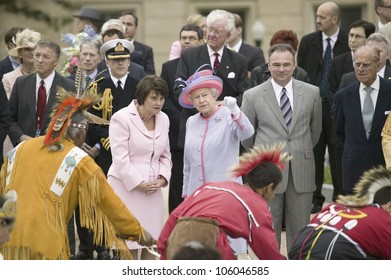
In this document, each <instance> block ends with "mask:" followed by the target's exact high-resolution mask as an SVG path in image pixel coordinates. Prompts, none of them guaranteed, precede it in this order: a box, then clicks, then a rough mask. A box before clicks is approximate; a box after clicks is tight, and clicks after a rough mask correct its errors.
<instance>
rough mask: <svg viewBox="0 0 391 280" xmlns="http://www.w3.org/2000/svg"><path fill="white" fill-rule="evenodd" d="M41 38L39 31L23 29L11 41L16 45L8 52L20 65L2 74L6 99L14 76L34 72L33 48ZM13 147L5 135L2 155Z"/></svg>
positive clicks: (14, 78) (14, 79)
mask: <svg viewBox="0 0 391 280" xmlns="http://www.w3.org/2000/svg"><path fill="white" fill-rule="evenodd" d="M39 40H41V33H39V32H36V31H34V30H31V29H24V30H23V31H21V32H19V33H17V34H16V35H15V38H14V39H13V41H14V42H15V45H16V47H15V48H13V49H11V50H10V51H9V52H8V54H9V55H11V56H14V57H17V58H18V59H19V62H20V65H19V67H18V68H16V69H15V70H14V71H11V72H9V73H6V74H4V76H3V79H2V82H3V85H4V90H5V93H6V94H7V97H8V99H9V98H10V95H11V92H12V87H13V86H14V83H15V81H16V78H18V77H20V76H23V75H29V74H32V73H34V72H35V69H34V49H35V47H36V46H37V43H38V41H39ZM12 148H13V146H12V144H11V140H10V139H9V137H8V136H7V138H6V139H5V141H4V150H3V156H5V155H6V154H7V153H8V151H10V150H11V149H12Z"/></svg>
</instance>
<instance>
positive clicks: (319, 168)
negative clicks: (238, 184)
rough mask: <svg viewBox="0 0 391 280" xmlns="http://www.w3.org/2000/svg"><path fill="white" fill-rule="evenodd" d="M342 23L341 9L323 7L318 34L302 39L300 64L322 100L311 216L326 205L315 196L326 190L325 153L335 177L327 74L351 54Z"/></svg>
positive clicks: (331, 4) (319, 11)
mask: <svg viewBox="0 0 391 280" xmlns="http://www.w3.org/2000/svg"><path fill="white" fill-rule="evenodd" d="M339 20H340V9H339V7H338V5H337V4H335V3H334V2H325V3H323V4H321V5H320V6H319V7H318V9H317V11H316V24H317V27H318V31H315V32H313V33H310V34H307V35H305V36H304V37H303V38H302V39H301V41H300V46H299V51H298V54H297V64H298V65H299V66H300V67H301V68H303V69H304V70H305V71H306V72H307V73H308V76H309V78H310V83H311V84H313V85H315V86H319V90H320V96H321V98H322V113H323V115H322V133H321V135H320V138H319V142H318V143H317V145H316V146H315V149H314V154H315V169H316V175H315V184H316V191H315V193H314V194H315V197H314V200H313V206H312V210H311V212H312V213H316V212H319V211H320V210H321V208H322V205H323V202H324V198H323V197H321V196H320V195H319V196H317V195H316V194H321V190H322V186H323V180H324V163H325V154H326V149H327V150H328V153H329V162H330V171H331V177H332V178H335V174H336V170H335V160H334V154H335V153H334V151H335V148H334V143H333V141H332V120H331V115H330V108H331V103H332V102H331V100H330V99H329V83H328V81H329V78H328V74H329V69H330V64H331V61H332V58H333V57H336V56H338V55H340V54H343V53H346V52H349V51H350V49H349V45H348V35H347V34H346V32H345V31H343V30H342V29H340V28H339V25H338V23H339ZM334 180H335V179H334Z"/></svg>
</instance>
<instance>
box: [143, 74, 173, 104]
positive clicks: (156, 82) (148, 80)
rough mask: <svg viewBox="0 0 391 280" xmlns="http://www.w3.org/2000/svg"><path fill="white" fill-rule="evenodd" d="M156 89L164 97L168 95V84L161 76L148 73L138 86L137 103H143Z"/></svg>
mask: <svg viewBox="0 0 391 280" xmlns="http://www.w3.org/2000/svg"><path fill="white" fill-rule="evenodd" d="M152 91H154V92H155V93H156V94H158V95H162V96H163V97H164V98H166V97H167V96H168V86H167V83H166V81H164V80H163V79H162V78H160V77H159V76H155V75H147V76H145V77H144V78H142V79H141V81H140V82H139V83H138V85H137V88H136V98H137V103H138V104H140V105H143V104H144V102H145V99H147V97H148V95H149V94H150V93H151V92H152Z"/></svg>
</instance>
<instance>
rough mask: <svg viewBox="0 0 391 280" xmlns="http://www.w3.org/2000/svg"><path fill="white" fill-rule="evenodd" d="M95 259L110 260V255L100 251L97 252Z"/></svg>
mask: <svg viewBox="0 0 391 280" xmlns="http://www.w3.org/2000/svg"><path fill="white" fill-rule="evenodd" d="M97 259H98V260H111V256H110V254H109V252H107V251H102V252H99V253H98V257H97Z"/></svg>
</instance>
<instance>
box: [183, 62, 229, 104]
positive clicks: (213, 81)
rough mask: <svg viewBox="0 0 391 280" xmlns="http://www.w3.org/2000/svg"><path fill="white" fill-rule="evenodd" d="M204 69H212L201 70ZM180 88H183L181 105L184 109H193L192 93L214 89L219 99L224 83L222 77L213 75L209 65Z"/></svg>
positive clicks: (196, 72) (198, 71)
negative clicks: (203, 89) (197, 90)
mask: <svg viewBox="0 0 391 280" xmlns="http://www.w3.org/2000/svg"><path fill="white" fill-rule="evenodd" d="M204 67H209V68H210V69H205V70H201V69H202V68H204ZM177 81H180V80H177ZM179 87H182V92H181V94H180V96H179V104H181V106H182V107H183V108H188V109H191V108H194V106H193V103H192V101H191V99H190V93H192V92H193V91H194V90H196V89H199V88H214V89H216V90H217V97H219V96H220V95H221V92H222V91H223V81H222V80H221V79H220V77H218V76H215V75H213V70H212V68H211V66H210V65H209V64H204V65H201V66H200V67H199V68H198V69H197V70H196V71H195V73H194V74H193V75H191V76H190V77H189V79H187V81H182V82H181V85H180V86H179Z"/></svg>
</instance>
